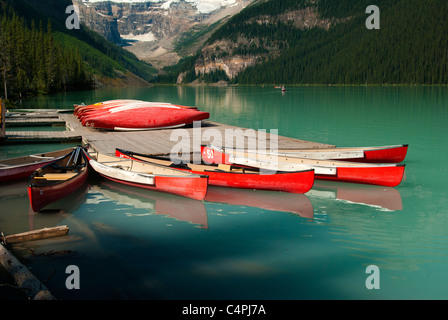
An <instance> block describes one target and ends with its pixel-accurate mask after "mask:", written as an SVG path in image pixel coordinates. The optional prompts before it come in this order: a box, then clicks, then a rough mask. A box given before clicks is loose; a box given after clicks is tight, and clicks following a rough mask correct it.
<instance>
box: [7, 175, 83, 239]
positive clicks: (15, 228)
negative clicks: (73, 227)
mask: <svg viewBox="0 0 448 320" xmlns="http://www.w3.org/2000/svg"><path fill="white" fill-rule="evenodd" d="M86 196H87V185H84V186H83V187H82V188H80V189H79V190H77V191H75V192H73V193H72V194H70V195H68V196H67V197H65V198H64V199H61V200H59V201H57V202H54V203H52V204H51V205H49V206H47V207H46V208H45V209H44V210H41V211H40V212H38V213H37V212H33V210H32V209H31V205H30V201H29V198H28V193H27V182H26V181H24V180H21V181H17V182H14V183H4V184H1V185H0V207H1V215H0V225H1V228H2V229H1V230H2V231H3V232H4V233H5V234H15V233H20V232H26V231H32V230H37V229H42V228H46V227H54V226H57V225H60V224H62V223H63V222H64V220H65V219H66V218H67V217H69V216H70V214H71V213H73V212H76V211H77V210H79V208H80V207H81V206H82V205H83V203H84V202H85V199H86Z"/></svg>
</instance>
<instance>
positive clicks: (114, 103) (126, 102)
mask: <svg viewBox="0 0 448 320" xmlns="http://www.w3.org/2000/svg"><path fill="white" fill-rule="evenodd" d="M154 105H173V104H171V103H166V102H148V101H142V100H132V99H117V100H109V101H103V102H98V103H94V104H90V105H83V104H82V105H75V110H74V112H73V113H74V114H75V115H76V116H78V118H80V117H82V116H83V115H84V114H86V113H91V112H96V111H102V110H106V109H111V108H118V107H124V106H133V107H140V106H154ZM176 106H177V107H180V108H185V109H196V107H189V106H178V105H176Z"/></svg>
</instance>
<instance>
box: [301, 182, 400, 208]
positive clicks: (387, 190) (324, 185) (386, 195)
mask: <svg viewBox="0 0 448 320" xmlns="http://www.w3.org/2000/svg"><path fill="white" fill-rule="evenodd" d="M307 195H308V196H310V197H315V198H320V199H326V200H334V201H341V202H345V203H355V204H361V205H366V206H369V207H373V208H377V209H379V210H384V211H395V210H402V209H403V203H402V199H401V194H400V192H399V191H398V190H397V189H395V188H391V187H381V186H374V185H364V184H354V183H343V182H334V181H316V182H315V183H314V186H313V188H312V189H311V190H310V191H309V192H308V193H307Z"/></svg>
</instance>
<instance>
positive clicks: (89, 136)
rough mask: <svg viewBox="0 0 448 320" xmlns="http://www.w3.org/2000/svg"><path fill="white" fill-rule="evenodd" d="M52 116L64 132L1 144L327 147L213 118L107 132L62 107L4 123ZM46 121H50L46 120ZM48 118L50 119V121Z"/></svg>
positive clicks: (164, 149) (160, 149) (106, 149)
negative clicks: (239, 141) (241, 142)
mask: <svg viewBox="0 0 448 320" xmlns="http://www.w3.org/2000/svg"><path fill="white" fill-rule="evenodd" d="M42 119H46V120H48V119H51V121H53V122H52V123H57V124H58V125H61V124H62V123H64V124H65V126H66V128H67V130H66V131H8V130H7V131H6V138H5V139H4V140H3V143H9V144H11V143H30V142H82V143H84V144H88V145H90V146H91V147H92V148H94V149H95V150H97V151H99V152H101V153H105V154H110V155H112V154H115V148H121V149H125V150H131V151H134V152H138V153H144V154H151V155H162V154H170V152H171V151H172V150H173V148H174V150H176V149H182V151H184V152H185V151H186V150H190V152H192V153H195V152H198V151H200V150H198V148H199V147H200V145H201V144H208V143H211V142H213V143H214V144H216V145H219V144H221V145H223V146H231V145H232V146H235V145H236V144H237V139H241V138H242V137H244V138H243V139H244V145H245V146H248V145H249V141H254V140H252V139H255V140H256V141H257V146H260V145H261V146H264V145H265V146H266V147H267V148H269V147H270V146H271V145H270V143H271V141H272V142H273V143H274V142H278V148H289V149H302V148H328V147H334V146H332V145H328V144H322V143H318V142H311V141H305V140H299V139H293V138H289V137H283V136H274V135H272V134H271V132H270V131H269V129H268V130H267V132H266V134H264V133H263V132H258V131H256V130H253V129H247V128H240V127H235V126H230V125H225V124H221V123H216V122H212V121H202V122H201V123H200V127H198V126H197V125H190V126H187V127H183V128H176V129H156V130H145V131H106V130H98V129H94V128H90V127H83V126H82V124H81V123H80V122H79V120H78V119H77V118H76V116H74V115H73V114H72V113H71V112H67V110H65V111H61V110H44V111H41V110H39V111H36V112H26V113H22V114H21V116H20V119H19V116H18V115H13V114H11V115H10V116H9V117H7V119H6V124H7V127H8V124H9V123H11V122H14V121H18V120H20V121H22V123H28V125H32V123H33V122H34V121H39V120H42ZM48 121H49V120H48ZM51 121H50V122H51ZM226 137H227V141H226ZM219 140H221V141H219Z"/></svg>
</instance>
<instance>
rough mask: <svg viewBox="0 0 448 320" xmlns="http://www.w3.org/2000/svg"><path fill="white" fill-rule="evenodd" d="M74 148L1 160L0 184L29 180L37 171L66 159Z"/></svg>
mask: <svg viewBox="0 0 448 320" xmlns="http://www.w3.org/2000/svg"><path fill="white" fill-rule="evenodd" d="M72 150H73V148H67V149H63V150H57V151H51V152H44V153H37V154H32V155H29V156H23V157H15V158H9V159H4V160H0V183H1V182H6V181H7V182H10V181H13V180H18V179H26V178H28V177H29V176H30V175H31V174H32V173H33V172H34V171H35V170H37V169H39V168H41V167H43V166H45V165H47V164H49V163H51V162H53V161H55V160H57V159H60V158H62V157H64V156H65V155H66V154H67V153H69V152H71V151H72Z"/></svg>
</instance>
